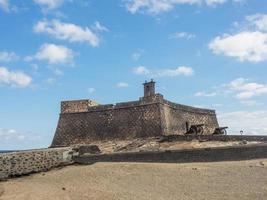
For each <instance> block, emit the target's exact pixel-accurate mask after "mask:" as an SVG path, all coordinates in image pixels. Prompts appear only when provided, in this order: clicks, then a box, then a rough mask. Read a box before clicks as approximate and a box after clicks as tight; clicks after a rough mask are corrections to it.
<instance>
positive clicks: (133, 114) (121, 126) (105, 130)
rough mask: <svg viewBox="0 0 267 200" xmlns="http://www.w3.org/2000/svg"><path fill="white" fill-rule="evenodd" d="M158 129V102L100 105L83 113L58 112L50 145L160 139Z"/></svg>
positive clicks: (159, 126) (159, 128)
mask: <svg viewBox="0 0 267 200" xmlns="http://www.w3.org/2000/svg"><path fill="white" fill-rule="evenodd" d="M133 104H135V105H134V106H133ZM161 128H162V127H161V118H160V110H159V105H158V103H150V104H144V105H142V104H140V103H139V104H136V102H130V103H129V104H126V103H123V104H117V105H115V106H113V105H103V106H97V107H91V108H89V109H88V112H83V113H61V114H60V118H59V122H58V126H57V129H56V133H55V136H54V139H53V142H52V145H51V146H52V147H58V146H69V145H72V144H86V143H90V142H91V141H95V140H108V139H116V138H119V139H127V138H139V137H151V136H159V135H161V133H162V129H161Z"/></svg>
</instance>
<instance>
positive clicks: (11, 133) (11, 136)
mask: <svg viewBox="0 0 267 200" xmlns="http://www.w3.org/2000/svg"><path fill="white" fill-rule="evenodd" d="M0 138H1V140H2V141H11V142H12V141H14V140H17V141H24V140H28V141H36V140H40V139H41V137H40V136H38V135H36V134H29V133H28V134H24V133H19V132H18V131H16V130H14V129H1V128H0Z"/></svg>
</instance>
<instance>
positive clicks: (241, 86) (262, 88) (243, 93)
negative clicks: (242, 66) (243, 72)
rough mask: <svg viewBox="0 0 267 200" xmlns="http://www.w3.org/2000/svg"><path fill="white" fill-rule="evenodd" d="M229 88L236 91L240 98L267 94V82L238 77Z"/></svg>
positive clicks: (237, 96)
mask: <svg viewBox="0 0 267 200" xmlns="http://www.w3.org/2000/svg"><path fill="white" fill-rule="evenodd" d="M229 88H230V89H231V90H232V91H234V92H236V95H235V97H236V98H238V99H250V98H252V97H255V96H261V95H264V94H267V84H259V83H255V82H248V81H247V80H246V79H244V78H238V79H235V80H233V81H231V82H230V84H229Z"/></svg>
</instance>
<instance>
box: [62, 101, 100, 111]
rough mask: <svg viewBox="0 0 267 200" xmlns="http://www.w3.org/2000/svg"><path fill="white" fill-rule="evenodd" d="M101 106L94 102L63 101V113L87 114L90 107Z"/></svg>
mask: <svg viewBox="0 0 267 200" xmlns="http://www.w3.org/2000/svg"><path fill="white" fill-rule="evenodd" d="M98 105H99V104H98V103H96V102H95V101H92V100H88V99H86V100H77V101H62V102H61V113H77V112H86V111H87V110H88V108H89V107H92V106H98Z"/></svg>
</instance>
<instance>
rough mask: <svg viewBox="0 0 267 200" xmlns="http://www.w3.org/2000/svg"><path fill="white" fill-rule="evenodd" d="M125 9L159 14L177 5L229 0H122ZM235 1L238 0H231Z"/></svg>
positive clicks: (215, 2)
mask: <svg viewBox="0 0 267 200" xmlns="http://www.w3.org/2000/svg"><path fill="white" fill-rule="evenodd" d="M123 1H124V2H125V6H126V9H127V10H128V11H129V12H131V13H133V14H134V13H137V12H140V11H145V12H148V13H152V14H159V13H163V12H168V11H170V10H172V9H173V8H174V7H175V6H177V5H182V4H187V5H207V6H214V5H217V4H223V3H226V2H228V1H230V0H123ZM232 1H233V2H237V1H238V0H232Z"/></svg>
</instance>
